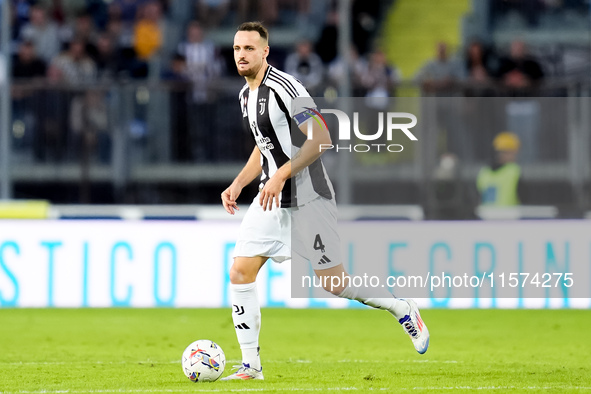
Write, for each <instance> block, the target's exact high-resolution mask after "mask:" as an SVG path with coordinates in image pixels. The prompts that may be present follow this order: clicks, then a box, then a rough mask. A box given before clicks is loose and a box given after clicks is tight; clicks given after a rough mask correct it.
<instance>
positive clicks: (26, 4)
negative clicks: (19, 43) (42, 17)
mask: <svg viewBox="0 0 591 394" xmlns="http://www.w3.org/2000/svg"><path fill="white" fill-rule="evenodd" d="M33 4H34V1H33V0H12V10H13V11H12V12H13V15H12V22H11V24H12V33H11V36H12V39H13V40H18V38H19V35H20V31H21V29H22V28H23V26H25V25H26V24H27V23H28V22H29V15H30V14H31V6H32V5H33Z"/></svg>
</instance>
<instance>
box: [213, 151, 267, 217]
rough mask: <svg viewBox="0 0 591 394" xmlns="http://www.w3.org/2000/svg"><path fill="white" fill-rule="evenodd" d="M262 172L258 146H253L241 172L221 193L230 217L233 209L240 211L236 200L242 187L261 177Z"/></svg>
mask: <svg viewBox="0 0 591 394" xmlns="http://www.w3.org/2000/svg"><path fill="white" fill-rule="evenodd" d="M262 171H263V169H262V167H261V151H260V150H259V147H258V146H255V147H254V149H253V150H252V153H251V154H250V158H249V159H248V161H247V162H246V164H245V165H244V168H242V171H240V173H239V174H238V176H237V177H236V178H235V179H234V181H233V182H232V184H231V185H230V186H228V188H227V189H226V190H224V191H223V192H222V204H223V206H224V209H225V210H226V212H228V213H229V214H230V215H234V209H236V210H238V211H239V210H240V208H238V204H237V203H236V199H237V198H238V196H239V195H240V193H241V192H242V189H243V188H244V186H246V185H248V184H249V183H250V182H252V181H253V180H254V179H255V178H257V177H258V176H259V175H261V172H262Z"/></svg>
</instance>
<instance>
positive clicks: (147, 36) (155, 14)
mask: <svg viewBox="0 0 591 394" xmlns="http://www.w3.org/2000/svg"><path fill="white" fill-rule="evenodd" d="M140 14H141V16H140V17H139V18H138V21H137V22H136V24H135V26H134V28H133V31H134V32H133V46H134V49H135V52H136V54H137V56H138V58H140V59H141V60H149V59H150V58H151V57H152V56H154V55H155V54H156V53H157V52H158V51H159V50H160V48H161V47H162V44H163V42H164V30H165V20H164V18H163V16H162V6H161V5H160V3H159V2H157V1H150V2H148V3H146V5H145V6H144V7H143V9H142V10H141V12H140Z"/></svg>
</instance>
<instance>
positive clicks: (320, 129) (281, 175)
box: [259, 119, 331, 210]
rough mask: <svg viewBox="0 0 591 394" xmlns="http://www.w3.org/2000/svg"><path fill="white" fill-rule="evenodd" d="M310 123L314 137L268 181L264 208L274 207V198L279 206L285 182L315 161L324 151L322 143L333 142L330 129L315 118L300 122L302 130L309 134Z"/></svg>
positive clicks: (263, 191)
mask: <svg viewBox="0 0 591 394" xmlns="http://www.w3.org/2000/svg"><path fill="white" fill-rule="evenodd" d="M308 123H310V125H311V128H312V137H311V138H307V139H306V141H305V142H304V144H303V145H302V147H301V148H300V150H299V151H298V152H297V153H296V154H295V155H294V156H293V157H292V158H291V160H289V161H288V162H287V163H285V164H284V165H282V166H281V167H279V168H278V169H277V172H275V174H274V175H273V176H272V177H271V178H270V179H269V180H268V181H267V183H266V184H265V187H264V188H263V190H262V191H261V193H260V198H259V203H260V204H261V206H262V207H263V210H267V209H269V210H271V208H272V207H273V200H274V201H275V206H276V207H277V208H279V196H280V194H281V191H282V190H283V187H284V186H285V182H287V180H288V179H289V178H291V177H292V176H295V175H296V174H297V173H298V172H300V171H301V170H303V169H304V168H306V167H308V166H309V165H310V164H312V163H314V162H315V161H316V160H317V159H318V158H319V157H320V155H322V153H323V151H324V150H322V149H320V147H321V145H327V144H328V145H329V144H331V139H330V134H329V132H328V129H327V128H326V127H324V126H320V125H319V124H318V123H317V122H314V121H313V119H308V121H306V122H303V123H301V124H300V126H299V127H300V130H301V131H302V133H304V134H305V135H306V136H308V130H309V129H308Z"/></svg>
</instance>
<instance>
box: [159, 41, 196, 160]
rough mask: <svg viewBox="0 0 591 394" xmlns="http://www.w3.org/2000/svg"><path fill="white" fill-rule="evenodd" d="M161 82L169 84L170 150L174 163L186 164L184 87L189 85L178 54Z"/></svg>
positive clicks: (188, 139) (188, 147) (189, 152)
mask: <svg viewBox="0 0 591 394" xmlns="http://www.w3.org/2000/svg"><path fill="white" fill-rule="evenodd" d="M161 79H162V80H163V81H167V82H169V89H170V112H171V113H173V114H174V116H173V117H172V118H171V128H170V129H171V135H170V137H171V149H172V157H173V160H174V161H179V162H188V161H190V160H191V158H192V154H193V152H192V149H193V148H192V142H191V135H190V134H189V127H188V125H189V119H190V116H189V113H188V109H189V103H190V102H191V99H190V98H189V96H190V95H189V94H187V89H186V86H187V84H188V83H190V82H191V81H190V79H189V73H188V70H187V62H186V60H185V57H184V56H183V55H180V54H178V53H177V54H176V55H174V56H173V58H172V60H171V61H170V65H169V67H168V69H166V70H165V71H164V72H163V73H162V75H161Z"/></svg>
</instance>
